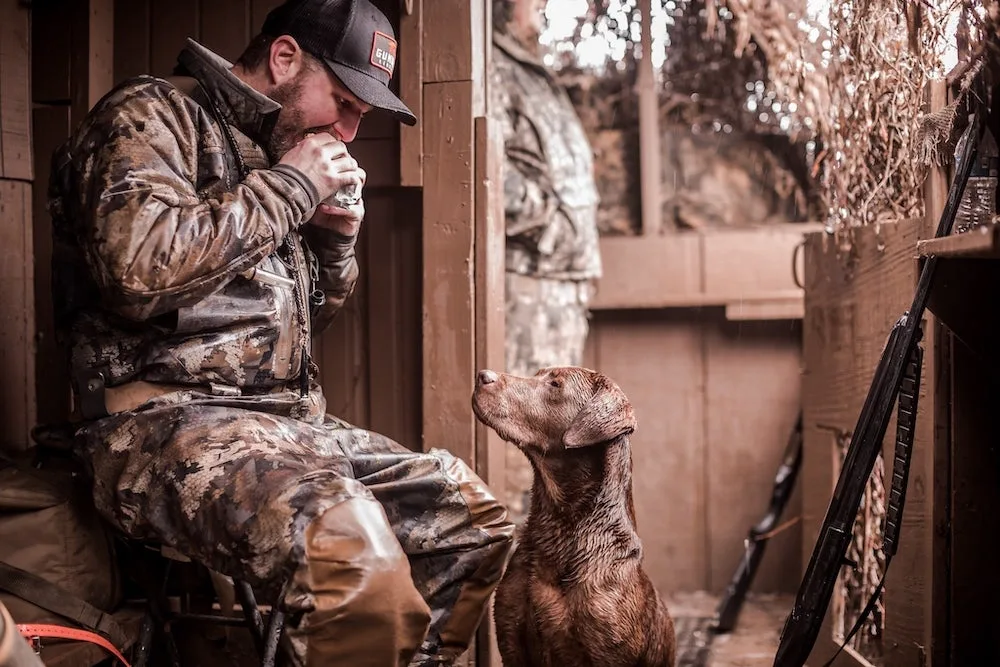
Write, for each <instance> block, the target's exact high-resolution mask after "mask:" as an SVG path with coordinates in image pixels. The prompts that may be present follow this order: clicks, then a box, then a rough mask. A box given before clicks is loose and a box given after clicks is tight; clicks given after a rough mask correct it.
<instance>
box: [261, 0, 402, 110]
mask: <svg viewBox="0 0 1000 667" xmlns="http://www.w3.org/2000/svg"><path fill="white" fill-rule="evenodd" d="M261 32H262V33H263V34H265V35H271V36H273V37H280V36H281V35H288V36H289V37H293V38H295V41H296V42H298V43H299V46H301V47H302V49H303V50H305V51H307V52H309V53H310V54H312V55H314V56H316V57H317V58H319V59H320V60H322V61H323V62H324V63H326V66H327V67H329V68H330V70H331V71H332V72H333V73H334V74H335V75H336V76H337V78H338V79H340V81H341V83H343V84H344V85H345V86H346V87H347V89H348V90H350V91H351V92H352V93H354V95H355V96H356V97H357V98H358V99H359V100H361V101H363V102H365V103H367V104H370V105H372V107H374V108H376V109H382V110H383V111H388V112H389V113H390V114H392V115H393V116H394V117H395V118H396V119H397V120H399V121H400V122H402V123H406V124H407V125H416V124H417V117H416V116H414V115H413V112H412V111H410V110H409V109H408V108H407V107H406V105H405V104H403V101H402V100H400V99H399V98H398V97H396V95H395V94H394V93H393V92H392V91H391V90H389V80H390V79H392V73H393V71H394V70H395V69H396V52H397V46H398V45H397V43H396V34H395V32H393V30H392V24H391V23H389V19H387V18H386V17H385V14H383V13H382V12H381V11H379V9H378V8H377V7H375V5H373V4H372V3H371V2H369V0H288V1H287V2H285V3H284V4H281V5H279V6H278V7H275V8H274V9H272V10H271V12H270V13H269V14H268V15H267V18H266V19H264V27H263V28H261Z"/></svg>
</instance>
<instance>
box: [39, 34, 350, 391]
mask: <svg viewBox="0 0 1000 667" xmlns="http://www.w3.org/2000/svg"><path fill="white" fill-rule="evenodd" d="M179 64H180V66H181V68H182V69H183V70H184V71H185V72H186V73H187V74H189V75H190V76H189V77H187V78H179V79H171V80H164V79H159V78H154V77H149V76H144V77H138V78H135V79H132V80H129V81H126V82H123V83H122V84H120V85H118V86H117V87H116V88H115V89H114V90H112V91H111V92H110V93H108V94H107V95H106V96H105V97H104V98H103V99H102V100H101V101H100V102H99V103H98V104H97V105H96V107H95V110H94V112H93V113H92V114H91V115H90V116H89V117H88V119H87V120H86V121H85V122H84V123H83V124H82V125H81V126H80V127H79V128H78V130H77V131H76V132H75V133H74V134H73V136H72V137H71V138H70V139H69V140H68V141H67V143H66V144H64V145H63V146H62V147H61V148H60V149H59V150H58V151H56V153H55V155H54V156H53V165H52V166H53V170H52V173H53V176H52V181H51V184H50V191H49V195H50V212H51V214H52V218H53V225H54V230H53V239H54V249H53V255H54V256H53V282H54V284H53V294H54V299H55V312H56V328H57V331H58V332H59V333H60V334H61V335H64V336H68V339H67V343H68V344H69V346H70V348H71V350H72V359H71V367H72V372H73V375H74V377H75V378H79V377H81V373H84V372H87V371H90V372H93V371H100V372H102V373H103V374H104V377H105V382H106V384H107V385H108V386H116V385H122V384H124V383H127V382H130V381H132V380H145V381H148V382H154V383H166V384H178V385H186V386H200V387H202V388H205V389H207V390H209V391H211V392H212V393H219V394H222V395H235V394H240V393H243V394H252V393H258V392H268V391H273V390H275V389H278V388H289V387H294V388H301V389H302V393H303V395H306V394H307V393H308V392H309V389H308V388H309V387H310V386H313V387H315V384H314V383H313V382H312V379H313V377H314V376H315V374H316V367H315V364H314V363H312V362H311V361H310V349H311V344H310V339H311V337H312V335H313V334H315V333H317V332H318V331H319V330H321V329H322V328H324V327H325V326H326V325H327V324H328V323H329V322H330V320H331V319H332V317H333V315H334V314H335V313H336V311H337V310H338V309H339V308H340V307H341V306H342V305H343V303H344V301H345V299H347V297H348V296H349V295H350V294H351V293H352V291H353V289H354V285H355V282H356V280H357V276H358V266H357V262H356V260H355V256H354V242H355V239H354V238H351V237H345V236H342V235H339V234H336V233H334V232H331V231H327V230H322V229H318V228H315V227H313V226H311V225H303V223H304V222H305V221H307V220H308V219H309V217H310V216H311V214H312V212H313V211H314V210H315V207H316V206H317V205H318V203H319V202H318V193H317V192H316V189H315V187H314V186H313V185H312V183H311V182H310V181H309V180H308V179H307V178H306V177H305V176H304V175H303V174H302V173H301V172H299V171H298V170H296V169H294V168H289V167H287V166H286V165H280V164H279V165H272V164H271V163H270V160H269V159H268V157H267V154H266V152H265V151H264V149H263V148H262V147H261V146H262V144H264V143H265V139H266V138H267V136H268V133H269V132H270V131H271V130H272V129H273V127H274V123H275V120H276V118H277V114H278V111H279V109H280V105H278V104H277V103H276V102H274V101H273V100H271V99H269V98H268V97H266V96H264V95H262V94H260V93H259V92H257V91H255V90H254V89H253V88H251V87H250V86H248V85H247V84H245V83H243V82H242V81H240V80H239V79H238V78H237V77H236V76H235V75H233V74H232V73H231V72H230V71H229V68H230V63H228V62H227V61H225V60H224V59H223V58H221V57H219V56H217V55H216V54H214V53H212V52H211V51H209V50H208V49H206V48H204V47H203V46H201V45H199V44H197V43H196V42H194V41H191V40H189V41H188V44H187V46H186V48H185V49H184V50H183V51H182V52H181V54H180V57H179ZM198 84H200V86H199V85H198ZM185 90H186V91H188V92H190V95H189V94H188V93H187V92H184V91H185ZM219 117H222V118H224V119H225V121H226V125H227V126H228V131H225V130H224V128H223V126H222V125H220V123H219V121H218V120H217V118H219ZM227 134H229V135H230V137H231V139H230V137H227V136H226V135H227ZM231 143H234V144H235V145H236V148H237V151H234V150H233V149H232V145H231Z"/></svg>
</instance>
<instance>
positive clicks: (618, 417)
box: [563, 376, 636, 449]
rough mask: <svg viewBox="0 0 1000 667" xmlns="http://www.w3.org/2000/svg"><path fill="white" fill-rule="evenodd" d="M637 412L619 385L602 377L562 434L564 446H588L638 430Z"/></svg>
mask: <svg viewBox="0 0 1000 667" xmlns="http://www.w3.org/2000/svg"><path fill="white" fill-rule="evenodd" d="M635 426H636V422H635V413H634V412H633V410H632V405H631V403H629V401H628V397H626V396H625V392H623V391H622V390H621V389H620V388H619V387H618V385H616V384H615V383H613V382H611V381H610V380H608V379H607V378H605V377H603V376H602V377H601V378H600V379H599V380H598V381H597V383H596V386H595V387H594V395H593V396H592V397H591V398H590V400H589V401H587V404H586V405H584V406H583V408H582V409H581V410H580V413H579V414H578V415H577V416H576V419H574V420H573V423H572V424H570V425H569V428H568V429H566V432H565V433H564V434H563V446H564V447H566V448H567V449H572V448H574V447H589V446H590V445H597V444H600V443H602V442H608V441H609V440H614V439H615V438H617V437H618V436H620V435H627V434H629V433H632V432H633V431H635Z"/></svg>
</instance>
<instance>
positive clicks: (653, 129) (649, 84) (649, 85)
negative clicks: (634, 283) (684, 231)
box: [636, 0, 673, 236]
mask: <svg viewBox="0 0 1000 667" xmlns="http://www.w3.org/2000/svg"><path fill="white" fill-rule="evenodd" d="M639 12H640V15H641V24H642V27H641V29H640V41H641V43H642V58H640V60H639V65H638V67H639V71H638V76H637V80H636V88H637V89H638V91H639V180H640V190H641V194H640V200H641V203H642V215H641V224H642V233H643V235H646V236H656V235H658V234H659V233H660V231H661V227H662V222H661V219H660V218H661V217H662V212H663V199H662V197H661V195H660V190H661V188H662V184H663V173H662V168H661V167H660V157H661V155H662V153H663V138H662V137H663V135H662V134H661V133H660V91H659V87H658V85H657V82H656V75H655V74H654V72H653V29H652V26H653V3H652V0H642V1H641V2H640V3H639ZM671 231H673V230H671Z"/></svg>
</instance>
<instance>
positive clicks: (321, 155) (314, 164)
mask: <svg viewBox="0 0 1000 667" xmlns="http://www.w3.org/2000/svg"><path fill="white" fill-rule="evenodd" d="M278 163H279V164H287V165H288V166H290V167H295V168H296V169H298V170H299V171H300V172H302V173H303V174H304V175H305V176H306V178H308V179H309V180H310V181H312V184H313V185H314V186H316V190H317V191H318V192H319V198H320V201H325V200H327V199H328V198H329V197H330V196H331V195H332V194H333V193H334V192H336V191H337V190H339V189H341V188H342V187H344V186H346V185H348V184H349V183H352V182H353V181H355V180H357V179H359V178H360V179H361V182H362V184H364V178H365V174H364V170H362V169H361V168H360V167H358V162H357V160H355V159H354V158H352V157H351V156H350V154H348V152H347V146H346V145H345V144H344V142H343V141H339V140H337V139H335V138H334V137H333V136H332V135H330V134H328V133H326V132H320V133H318V134H310V135H309V136H307V137H306V138H305V139H303V140H302V141H300V142H299V143H297V144H295V146H293V147H292V148H291V150H289V151H288V152H287V153H285V154H284V155H282V156H281V159H280V160H278ZM341 210H342V209H341Z"/></svg>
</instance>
